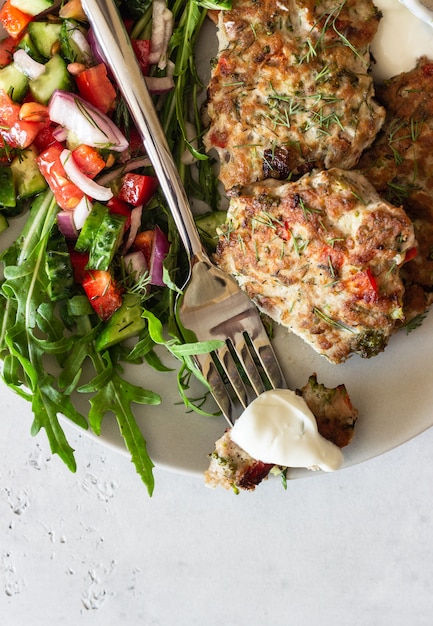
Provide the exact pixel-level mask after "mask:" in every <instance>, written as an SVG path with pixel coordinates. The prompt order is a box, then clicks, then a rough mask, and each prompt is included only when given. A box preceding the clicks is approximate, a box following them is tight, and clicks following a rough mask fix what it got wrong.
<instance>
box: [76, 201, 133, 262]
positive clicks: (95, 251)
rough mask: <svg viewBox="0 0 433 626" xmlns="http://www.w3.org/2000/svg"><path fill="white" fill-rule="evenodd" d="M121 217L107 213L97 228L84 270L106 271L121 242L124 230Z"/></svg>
mask: <svg viewBox="0 0 433 626" xmlns="http://www.w3.org/2000/svg"><path fill="white" fill-rule="evenodd" d="M125 220H126V218H125V217H124V216H123V215H116V214H112V213H107V214H106V215H105V216H104V219H103V220H102V222H101V225H100V226H99V228H98V232H97V233H96V236H95V238H94V239H93V241H92V245H91V246H90V251H89V261H88V263H87V265H86V268H87V269H89V270H104V271H107V270H108V269H109V267H110V265H111V262H112V260H113V258H114V255H115V254H116V251H117V248H118V247H119V245H120V242H121V241H122V237H123V233H124V230H125Z"/></svg>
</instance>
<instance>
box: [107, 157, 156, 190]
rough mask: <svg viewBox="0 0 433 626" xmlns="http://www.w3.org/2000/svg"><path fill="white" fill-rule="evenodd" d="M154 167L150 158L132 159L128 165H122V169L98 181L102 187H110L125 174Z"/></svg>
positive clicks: (111, 171)
mask: <svg viewBox="0 0 433 626" xmlns="http://www.w3.org/2000/svg"><path fill="white" fill-rule="evenodd" d="M151 165H152V163H151V161H150V159H149V157H144V156H143V157H138V158H136V159H130V160H129V161H128V162H127V163H125V164H124V165H122V166H121V167H116V169H115V170H110V171H109V172H107V173H106V174H104V175H103V176H100V177H99V178H98V181H99V183H100V184H101V185H109V184H110V183H111V182H112V181H113V180H116V178H120V176H122V175H123V174H126V173H127V172H133V171H134V170H139V169H140V168H142V167H150V166H151Z"/></svg>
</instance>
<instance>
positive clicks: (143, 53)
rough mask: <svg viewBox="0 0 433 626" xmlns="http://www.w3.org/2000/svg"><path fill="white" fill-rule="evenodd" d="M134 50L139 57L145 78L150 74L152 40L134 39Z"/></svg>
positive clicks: (132, 41) (132, 42)
mask: <svg viewBox="0 0 433 626" xmlns="http://www.w3.org/2000/svg"><path fill="white" fill-rule="evenodd" d="M131 44H132V49H133V50H134V52H135V56H136V57H137V61H138V64H139V66H140V68H141V71H142V72H143V74H144V75H145V76H147V75H148V73H149V67H150V63H149V54H150V39H132V40H131Z"/></svg>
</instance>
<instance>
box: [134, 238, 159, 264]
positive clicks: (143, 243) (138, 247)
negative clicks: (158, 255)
mask: <svg viewBox="0 0 433 626" xmlns="http://www.w3.org/2000/svg"><path fill="white" fill-rule="evenodd" d="M154 239H155V231H154V230H143V231H142V232H141V233H138V235H137V236H136V238H135V239H134V241H133V243H132V247H131V249H132V250H134V251H140V252H142V253H143V255H144V258H145V259H146V263H147V266H148V267H150V259H151V257H152V249H153V241H154Z"/></svg>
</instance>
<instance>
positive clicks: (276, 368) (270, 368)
mask: <svg viewBox="0 0 433 626" xmlns="http://www.w3.org/2000/svg"><path fill="white" fill-rule="evenodd" d="M254 330H255V332H254V336H253V337H251V336H249V340H250V342H251V346H252V348H253V349H254V351H255V353H256V355H257V357H258V359H259V361H260V364H261V366H262V368H263V371H264V372H265V374H266V376H267V378H268V380H269V382H270V384H271V386H272V388H273V389H285V388H286V387H287V383H286V379H285V377H284V374H283V372H282V371H281V367H280V364H279V363H278V360H277V357H276V355H275V352H274V349H273V347H272V344H271V342H270V340H269V337H268V334H267V332H266V330H265V328H264V326H263V324H262V323H261V322H260V324H259V325H258V326H257V328H255V329H254Z"/></svg>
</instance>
